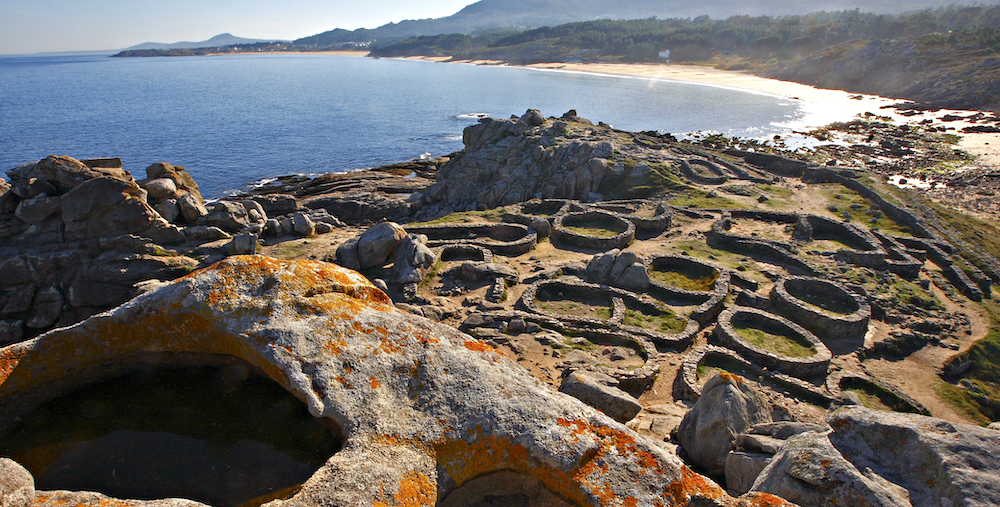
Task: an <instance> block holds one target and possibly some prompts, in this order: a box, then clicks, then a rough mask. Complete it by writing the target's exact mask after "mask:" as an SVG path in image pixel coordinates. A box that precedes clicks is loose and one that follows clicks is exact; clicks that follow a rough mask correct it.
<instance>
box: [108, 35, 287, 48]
mask: <svg viewBox="0 0 1000 507" xmlns="http://www.w3.org/2000/svg"><path fill="white" fill-rule="evenodd" d="M258 42H276V41H275V40H273V39H272V40H269V39H244V38H243V37H236V36H235V35H233V34H229V33H223V34H219V35H216V36H215V37H212V38H211V39H208V40H203V41H201V42H175V43H173V44H168V43H163V42H143V43H142V44H139V45H136V46H132V47H130V48H127V49H126V51H141V50H148V49H194V48H215V47H220V46H231V45H233V44H256V43H258Z"/></svg>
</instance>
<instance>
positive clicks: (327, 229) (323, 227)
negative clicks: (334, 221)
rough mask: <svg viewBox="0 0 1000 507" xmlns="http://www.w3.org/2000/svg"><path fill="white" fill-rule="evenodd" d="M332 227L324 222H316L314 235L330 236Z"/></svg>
mask: <svg viewBox="0 0 1000 507" xmlns="http://www.w3.org/2000/svg"><path fill="white" fill-rule="evenodd" d="M331 232H333V226H332V225H330V224H328V223H326V222H316V234H330V233H331Z"/></svg>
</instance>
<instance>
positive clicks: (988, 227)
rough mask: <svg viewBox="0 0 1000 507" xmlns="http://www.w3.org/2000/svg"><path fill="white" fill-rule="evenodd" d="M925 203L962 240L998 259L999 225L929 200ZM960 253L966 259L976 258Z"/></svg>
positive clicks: (999, 247)
mask: <svg viewBox="0 0 1000 507" xmlns="http://www.w3.org/2000/svg"><path fill="white" fill-rule="evenodd" d="M927 203H928V204H930V206H931V208H932V209H933V210H934V211H935V212H936V213H937V214H938V216H940V217H941V219H942V220H944V222H945V223H946V224H948V225H949V226H951V227H952V228H953V229H955V232H957V233H958V234H959V236H961V237H962V239H964V240H965V241H968V242H969V243H970V244H972V245H974V246H975V247H977V248H979V249H982V250H983V251H985V252H986V253H988V254H990V255H992V256H993V257H994V258H998V259H1000V241H998V239H997V238H1000V224H997V223H996V222H990V221H988V220H983V219H980V218H976V217H974V216H971V215H967V214H965V213H962V212H959V211H955V210H953V209H951V208H948V207H946V206H942V205H940V204H937V203H933V202H931V201H929V200H927ZM956 246H958V245H956ZM961 253H962V256H963V257H965V258H966V259H975V258H976V256H974V255H969V253H968V252H961Z"/></svg>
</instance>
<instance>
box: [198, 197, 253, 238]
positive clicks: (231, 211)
mask: <svg viewBox="0 0 1000 507" xmlns="http://www.w3.org/2000/svg"><path fill="white" fill-rule="evenodd" d="M198 223H199V224H200V225H208V226H213V227H218V228H219V229H222V230H224V231H226V232H239V231H241V230H243V228H244V227H246V226H248V225H250V217H248V216H247V209H246V208H244V207H243V205H242V204H240V203H238V202H232V201H219V202H217V203H215V204H214V205H213V207H212V211H210V212H209V213H208V214H207V215H205V216H203V217H201V218H200V219H199V220H198Z"/></svg>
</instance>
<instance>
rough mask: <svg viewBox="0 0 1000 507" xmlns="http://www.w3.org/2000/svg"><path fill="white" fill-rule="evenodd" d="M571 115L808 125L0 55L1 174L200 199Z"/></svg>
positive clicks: (250, 61) (189, 65)
mask: <svg viewBox="0 0 1000 507" xmlns="http://www.w3.org/2000/svg"><path fill="white" fill-rule="evenodd" d="M529 108H533V109H539V110H540V111H542V113H544V114H545V115H547V116H560V115H562V114H563V113H565V112H566V111H568V110H570V109H576V110H577V112H578V114H579V115H580V116H582V117H584V118H588V119H590V120H592V121H594V122H595V123H597V122H598V121H601V122H604V123H607V124H610V125H613V126H614V127H616V128H620V129H625V130H632V131H640V130H642V131H645V130H654V131H659V132H664V133H673V134H675V135H677V134H687V133H691V132H695V131H700V132H718V133H722V134H726V135H730V136H738V137H750V138H759V139H766V138H770V137H771V136H773V135H780V134H784V133H787V132H789V131H790V129H792V127H793V126H794V125H796V124H797V123H800V122H801V121H802V119H803V117H804V115H806V114H807V112H806V111H805V108H804V107H803V104H801V103H800V102H799V101H796V100H794V99H792V98H787V97H782V96H777V95H770V94H766V93H758V92H748V91H743V90H737V89H732V88H726V87H718V86H709V85H701V84H690V83H681V82H673V81H667V80H656V79H649V78H629V77H620V76H605V75H595V74H582V73H570V72H558V71H542V70H535V69H528V68H520V67H506V66H483V65H469V64H442V63H435V62H428V61H416V60H398V59H373V58H365V57H360V56H349V55H332V54H288V53H281V54H261V55H224V56H193V57H169V58H111V57H110V55H106V54H100V55H95V54H88V55H80V54H64V55H30V56H0V172H2V171H6V170H7V169H10V168H13V167H16V166H18V165H20V164H23V163H26V162H31V161H34V160H38V159H41V158H44V157H46V156H48V155H50V154H56V155H68V156H72V157H75V158H79V159H84V158H95V157H120V158H121V159H122V160H123V162H124V165H125V168H126V169H128V170H130V171H131V172H132V173H133V174H134V175H135V176H136V177H137V178H142V177H144V176H145V172H144V169H145V168H146V167H147V166H148V165H150V164H152V163H154V162H159V161H165V162H169V163H172V164H174V165H180V166H185V167H187V169H188V170H189V171H190V172H191V174H192V176H194V178H195V180H196V181H197V182H198V183H199V185H200V186H201V189H202V193H203V194H204V195H205V196H206V197H219V196H224V195H226V194H229V193H232V192H234V191H239V190H243V189H246V188H247V187H248V186H252V185H254V184H258V183H259V182H262V181H266V180H267V179H269V178H274V177H276V176H280V175H287V174H308V175H312V174H321V173H325V172H345V171H351V170H356V169H362V168H367V167H374V166H378V165H383V164H388V163H395V162H402V161H407V160H413V159H417V158H421V157H424V158H427V157H436V156H440V155H447V154H449V153H452V152H454V151H457V150H460V149H462V146H463V145H462V131H463V129H465V128H466V127H468V126H470V125H473V124H475V123H476V122H478V121H479V119H480V118H482V117H486V116H489V117H494V118H507V117H510V116H511V115H521V114H523V113H524V112H525V111H526V110H527V109H529Z"/></svg>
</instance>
